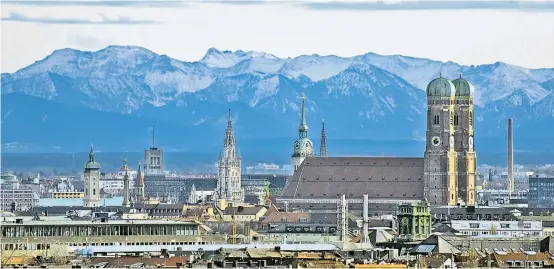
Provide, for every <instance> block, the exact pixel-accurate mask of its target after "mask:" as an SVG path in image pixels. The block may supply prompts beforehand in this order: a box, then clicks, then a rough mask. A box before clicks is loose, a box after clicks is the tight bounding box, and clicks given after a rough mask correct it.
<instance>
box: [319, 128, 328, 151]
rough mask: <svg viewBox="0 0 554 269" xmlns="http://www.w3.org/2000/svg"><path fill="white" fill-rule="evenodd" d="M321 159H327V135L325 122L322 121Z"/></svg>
mask: <svg viewBox="0 0 554 269" xmlns="http://www.w3.org/2000/svg"><path fill="white" fill-rule="evenodd" d="M319 157H327V135H326V134H325V121H321V144H320V145H319Z"/></svg>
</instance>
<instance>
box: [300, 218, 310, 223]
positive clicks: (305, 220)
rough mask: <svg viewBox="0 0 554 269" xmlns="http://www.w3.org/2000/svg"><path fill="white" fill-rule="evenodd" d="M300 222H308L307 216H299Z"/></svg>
mask: <svg viewBox="0 0 554 269" xmlns="http://www.w3.org/2000/svg"><path fill="white" fill-rule="evenodd" d="M300 222H304V223H306V222H308V219H307V218H300Z"/></svg>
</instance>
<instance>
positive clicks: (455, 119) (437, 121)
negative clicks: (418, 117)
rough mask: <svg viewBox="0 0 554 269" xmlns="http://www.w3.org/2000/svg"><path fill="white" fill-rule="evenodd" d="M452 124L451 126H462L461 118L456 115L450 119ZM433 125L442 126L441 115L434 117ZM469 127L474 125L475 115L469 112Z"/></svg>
mask: <svg viewBox="0 0 554 269" xmlns="http://www.w3.org/2000/svg"><path fill="white" fill-rule="evenodd" d="M450 123H451V124H454V125H456V126H457V125H459V124H460V118H459V116H458V115H457V114H456V115H454V117H452V118H450ZM433 124H434V125H439V124H440V116H439V115H435V116H434V117H433ZM469 125H473V113H471V112H469Z"/></svg>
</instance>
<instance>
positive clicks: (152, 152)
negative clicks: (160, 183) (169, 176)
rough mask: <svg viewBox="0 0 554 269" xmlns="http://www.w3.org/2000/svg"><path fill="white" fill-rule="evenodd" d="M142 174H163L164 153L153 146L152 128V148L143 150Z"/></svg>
mask: <svg viewBox="0 0 554 269" xmlns="http://www.w3.org/2000/svg"><path fill="white" fill-rule="evenodd" d="M144 173H145V174H146V175H162V174H164V151H163V149H160V148H157V147H156V146H155V139H154V127H152V147H150V148H149V149H147V150H144Z"/></svg>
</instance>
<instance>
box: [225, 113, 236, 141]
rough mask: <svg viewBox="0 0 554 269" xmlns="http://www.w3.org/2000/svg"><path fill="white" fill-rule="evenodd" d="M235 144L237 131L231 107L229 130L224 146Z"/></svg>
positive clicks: (228, 122) (226, 133) (228, 121)
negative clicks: (234, 128)
mask: <svg viewBox="0 0 554 269" xmlns="http://www.w3.org/2000/svg"><path fill="white" fill-rule="evenodd" d="M234 145H235V132H234V131H233V121H232V118H231V109H229V119H228V120H227V131H226V132H225V142H224V146H225V147H226V146H234Z"/></svg>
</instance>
